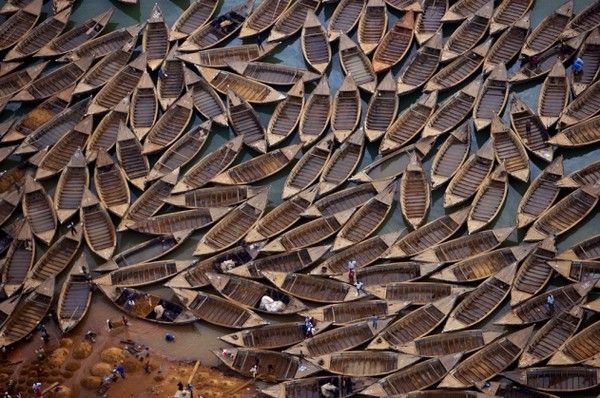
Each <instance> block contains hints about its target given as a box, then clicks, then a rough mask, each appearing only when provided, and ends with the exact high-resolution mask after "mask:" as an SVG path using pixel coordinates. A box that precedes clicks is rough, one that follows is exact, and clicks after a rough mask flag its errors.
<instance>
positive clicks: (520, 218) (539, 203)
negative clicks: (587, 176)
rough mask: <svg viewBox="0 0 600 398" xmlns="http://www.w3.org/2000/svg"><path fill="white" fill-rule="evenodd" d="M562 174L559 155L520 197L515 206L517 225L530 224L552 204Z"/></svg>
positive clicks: (557, 191)
mask: <svg viewBox="0 0 600 398" xmlns="http://www.w3.org/2000/svg"><path fill="white" fill-rule="evenodd" d="M562 175H563V164H562V156H559V157H558V158H556V159H555V160H554V161H553V162H552V163H551V164H549V165H548V167H546V168H545V169H544V170H543V171H542V172H541V173H540V174H539V175H538V176H537V177H536V179H535V180H533V182H532V183H531V185H530V186H529V187H528V188H527V191H526V192H525V194H524V195H523V197H522V198H521V201H520V202H519V206H518V207H517V227H519V228H522V227H525V226H527V225H529V224H531V223H532V222H534V221H535V220H537V219H538V217H539V216H540V215H541V214H543V213H544V212H545V211H546V210H548V209H549V208H550V206H552V204H553V203H554V201H555V200H556V198H557V197H558V193H559V191H560V186H559V185H558V184H559V182H560V180H561V177H562Z"/></svg>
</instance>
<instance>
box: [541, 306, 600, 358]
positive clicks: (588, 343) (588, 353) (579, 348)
mask: <svg viewBox="0 0 600 398" xmlns="http://www.w3.org/2000/svg"><path fill="white" fill-rule="evenodd" d="M576 309H577V307H575V308H574V309H573V310H576ZM579 313H581V309H579ZM579 321H580V322H581V316H580V319H579ZM577 326H578V324H576V325H575V327H574V328H572V332H571V334H572V333H573V332H575V330H577ZM599 336H600V322H598V321H596V322H594V323H593V324H591V325H589V326H588V327H586V328H585V329H583V330H580V331H579V332H578V333H577V334H576V335H575V336H573V337H571V338H570V339H568V340H567V341H565V342H564V344H563V345H562V346H561V347H559V348H558V352H556V353H555V354H554V355H553V356H552V357H551V358H550V360H549V361H548V365H558V366H564V365H575V364H578V363H582V362H584V361H588V360H590V359H593V358H594V357H595V356H597V354H598V337H599Z"/></svg>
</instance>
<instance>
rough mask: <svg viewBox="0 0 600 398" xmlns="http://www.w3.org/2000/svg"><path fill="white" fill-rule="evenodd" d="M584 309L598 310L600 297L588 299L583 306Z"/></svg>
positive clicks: (599, 309)
mask: <svg viewBox="0 0 600 398" xmlns="http://www.w3.org/2000/svg"><path fill="white" fill-rule="evenodd" d="M583 308H585V309H586V310H590V311H593V312H600V299H595V300H590V301H588V303H587V304H585V305H584V306H583Z"/></svg>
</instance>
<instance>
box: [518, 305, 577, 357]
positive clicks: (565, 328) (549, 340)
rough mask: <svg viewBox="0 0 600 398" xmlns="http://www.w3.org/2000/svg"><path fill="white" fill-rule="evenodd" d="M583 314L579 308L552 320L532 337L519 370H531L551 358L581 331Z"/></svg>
mask: <svg viewBox="0 0 600 398" xmlns="http://www.w3.org/2000/svg"><path fill="white" fill-rule="evenodd" d="M583 314H584V312H583V310H582V308H581V307H578V306H577V307H573V309H572V310H571V311H568V312H561V313H560V314H557V315H556V316H555V317H553V318H552V319H550V320H549V321H548V323H546V324H545V325H544V326H542V327H541V328H540V329H539V330H538V331H537V332H536V333H535V334H534V335H533V336H532V337H531V341H530V342H529V344H528V345H527V348H525V350H524V351H523V355H521V358H519V368H529V367H531V366H533V365H536V364H538V363H540V362H542V361H544V360H546V359H548V358H550V357H551V356H552V355H553V354H554V353H555V352H556V351H557V350H558V349H559V348H560V347H561V346H562V345H563V343H565V342H566V341H567V340H569V339H570V338H571V336H573V334H575V332H576V331H577V329H579V325H581V320H582V319H583Z"/></svg>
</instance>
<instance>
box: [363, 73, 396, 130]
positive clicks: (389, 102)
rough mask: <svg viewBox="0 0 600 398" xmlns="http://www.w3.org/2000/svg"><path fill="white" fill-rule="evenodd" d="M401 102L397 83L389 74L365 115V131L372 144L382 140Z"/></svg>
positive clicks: (378, 87)
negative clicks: (397, 92) (397, 91)
mask: <svg viewBox="0 0 600 398" xmlns="http://www.w3.org/2000/svg"><path fill="white" fill-rule="evenodd" d="M399 105H400V101H399V99H398V95H397V94H396V81H395V80H394V76H393V75H392V73H391V72H388V73H387V74H386V75H385V77H384V78H383V79H382V80H381V82H380V83H379V84H378V85H377V89H376V90H375V92H374V93H373V96H372V97H371V100H370V101H369V106H368V107H367V113H366V114H365V122H364V131H365V135H366V136H367V138H368V139H369V141H370V142H373V141H377V140H378V139H379V138H381V137H382V136H383V135H384V134H385V133H386V131H387V130H388V129H389V127H390V125H391V124H392V122H393V121H394V118H395V117H396V113H397V112H398V107H399Z"/></svg>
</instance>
